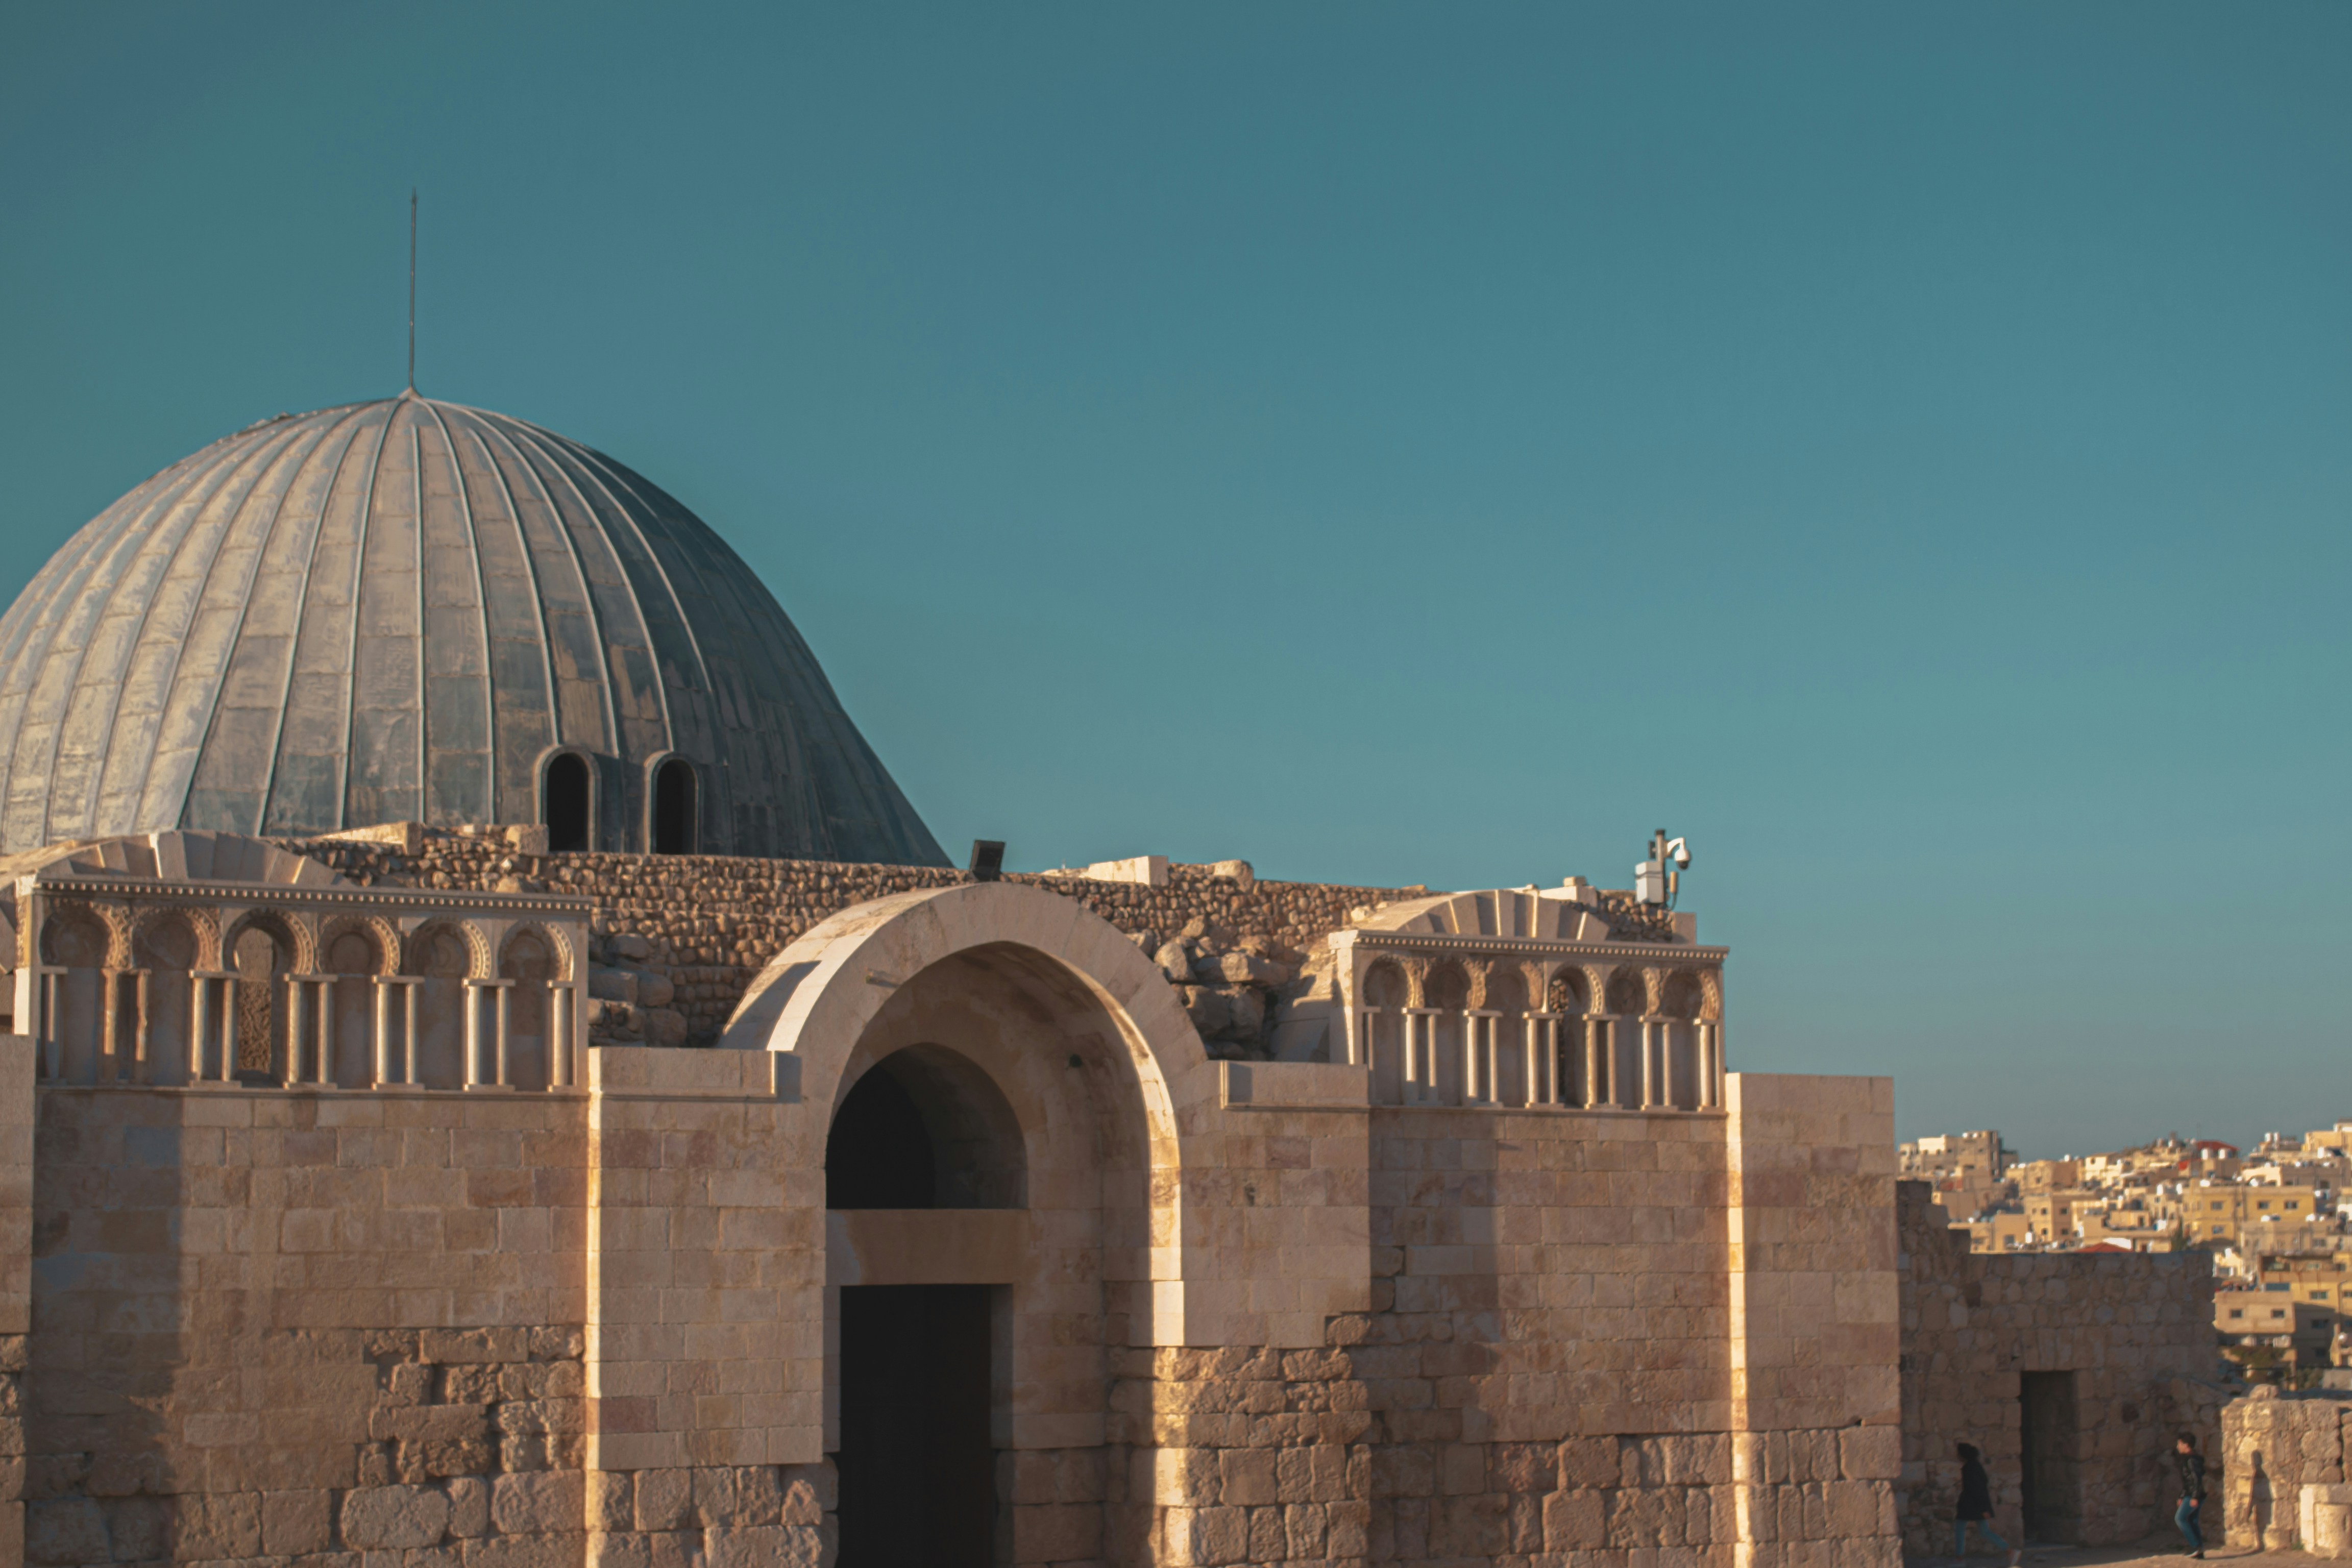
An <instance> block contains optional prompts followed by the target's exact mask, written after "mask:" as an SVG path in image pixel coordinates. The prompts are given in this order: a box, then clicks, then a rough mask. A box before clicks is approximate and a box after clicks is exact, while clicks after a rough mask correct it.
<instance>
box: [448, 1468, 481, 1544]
mask: <svg viewBox="0 0 2352 1568" xmlns="http://www.w3.org/2000/svg"><path fill="white" fill-rule="evenodd" d="M489 1532H490V1483H489V1482H488V1481H487V1480H485V1479H483V1478H481V1477H479V1476H461V1477H459V1478H458V1479H456V1480H453V1481H451V1482H450V1483H449V1533H450V1534H452V1535H454V1536H457V1538H458V1539H460V1540H463V1541H471V1540H473V1539H475V1538H476V1537H478V1536H484V1535H488V1533H489Z"/></svg>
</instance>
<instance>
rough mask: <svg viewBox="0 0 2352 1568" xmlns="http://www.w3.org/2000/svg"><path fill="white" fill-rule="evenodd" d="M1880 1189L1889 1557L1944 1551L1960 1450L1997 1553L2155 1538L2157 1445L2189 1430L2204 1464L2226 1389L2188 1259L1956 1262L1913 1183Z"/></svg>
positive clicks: (2165, 1514)
mask: <svg viewBox="0 0 2352 1568" xmlns="http://www.w3.org/2000/svg"><path fill="white" fill-rule="evenodd" d="M1896 1190H1897V1194H1898V1196H1897V1199H1896V1203H1897V1206H1898V1211H1899V1216H1900V1226H1901V1237H1902V1265H1901V1279H1902V1315H1903V1336H1902V1337H1903V1362H1902V1400H1903V1416H1902V1426H1903V1469H1902V1476H1901V1479H1900V1480H1899V1481H1898V1482H1897V1484H1896V1488H1895V1496H1896V1500H1897V1506H1898V1510H1899V1513H1900V1516H1901V1519H1902V1529H1903V1540H1904V1544H1905V1546H1906V1548H1907V1549H1908V1550H1910V1551H1911V1552H1915V1553H1920V1554H1943V1553H1948V1552H1949V1551H1950V1546H1949V1542H1950V1540H1951V1529H1952V1527H1951V1517H1952V1501H1953V1499H1954V1498H1955V1497H1956V1496H1957V1495H1958V1489H1959V1469H1960V1467H1959V1461H1958V1457H1957V1455H1956V1454H1955V1452H1954V1448H1955V1446H1956V1445H1958V1444H1960V1443H1973V1444H1975V1445H1976V1446H1977V1447H1978V1448H1979V1449H1980V1450H1981V1451H1982V1452H1983V1455H1984V1462H1985V1468H1986V1470H1987V1473H1988V1475H1989V1476H1990V1479H1991V1481H1992V1491H1993V1502H1994V1508H1995V1516H1994V1524H1993V1527H1994V1529H1995V1530H1997V1531H2000V1534H2001V1535H2003V1536H2004V1537H2005V1538H2007V1539H2008V1540H2010V1541H2011V1542H2023V1541H2033V1542H2070V1543H2075V1544H2082V1545H2093V1546H2103V1545H2113V1544H2118V1543H2123V1542H2135V1541H2138V1540H2141V1539H2142V1538H2143V1537H2145V1536H2147V1535H2148V1534H2149V1533H2151V1532H2152V1531H2159V1530H2162V1529H2165V1528H2168V1520H2169V1519H2170V1516H2171V1512H2172V1502H2173V1477H2172V1474H2171V1472H2170V1471H2169V1470H2168V1468H2167V1464H2168V1459H2167V1456H2168V1454H2169V1453H2170V1452H2171V1450H2172V1442H2173V1439H2174V1437H2175V1436H2177V1435H2178V1434H2179V1433H2181V1432H2183V1431H2188V1432H2194V1433H2196V1434H2198V1447H2199V1448H2200V1451H2201V1452H2203V1453H2205V1454H2207V1455H2209V1456H2211V1457H2212V1458H2213V1459H2214V1461H2215V1463H2216V1466H2217V1469H2218V1466H2219V1462H2220V1457H2221V1453H2222V1446H2221V1442H2220V1437H2221V1408H2222V1406H2223V1405H2224V1403H2225V1402H2226V1401H2227V1400H2228V1398H2229V1396H2230V1394H2231V1390H2230V1389H2229V1388H2228V1387H2227V1386H2225V1385H2224V1384H2221V1382H2220V1380H2219V1376H2218V1372H2219V1366H2220V1357H2219V1356H2218V1355H2217V1353H2216V1352H2215V1348H2214V1339H2213V1331H2212V1317H2213V1278H2212V1273H2211V1269H2210V1264H2209V1262H2208V1259H2207V1258H2206V1256H2205V1255H2204V1254H2203V1253H2201V1252H2166V1253H2134V1252H2126V1251H2121V1250H2116V1251H2100V1252H2026V1253H2016V1254H2010V1255H1999V1254H1987V1253H1984V1252H1972V1251H1971V1250H1969V1236H1968V1232H1967V1231H1966V1230H1964V1229H1961V1228H1958V1227H1955V1226H1948V1225H1947V1224H1946V1222H1945V1219H1944V1211H1943V1210H1942V1209H1941V1208H1940V1207H1938V1206H1937V1205H1936V1204H1935V1203H1934V1202H1933V1199H1932V1194H1931V1193H1930V1191H1929V1188H1928V1184H1927V1183H1925V1182H1903V1183H1901V1184H1898V1186H1897V1189H1896ZM2214 1495H2215V1496H2216V1497H2217V1498H2218V1497H2219V1496H2220V1495H2221V1478H2220V1476H2219V1475H2218V1473H2217V1475H2216V1476H2215V1479H2214ZM2215 1511H2216V1512H2217V1513H2218V1511H2219V1510H2215Z"/></svg>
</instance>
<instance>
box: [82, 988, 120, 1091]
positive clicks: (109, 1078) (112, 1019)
mask: <svg viewBox="0 0 2352 1568" xmlns="http://www.w3.org/2000/svg"><path fill="white" fill-rule="evenodd" d="M98 973H99V984H100V985H101V986H102V987H104V990H103V992H102V996H103V1000H102V1001H101V1002H100V1016H99V1031H100V1040H99V1046H98V1063H97V1070H96V1071H95V1072H93V1073H91V1074H90V1077H91V1078H93V1079H96V1080H97V1081H98V1082H100V1083H113V1082H115V1081H117V1080H118V1079H121V1077H122V1066H121V1059H120V1058H121V1049H122V1026H121V1018H122V974H123V972H122V971H121V970H120V969H101V970H100V971H99V972H98Z"/></svg>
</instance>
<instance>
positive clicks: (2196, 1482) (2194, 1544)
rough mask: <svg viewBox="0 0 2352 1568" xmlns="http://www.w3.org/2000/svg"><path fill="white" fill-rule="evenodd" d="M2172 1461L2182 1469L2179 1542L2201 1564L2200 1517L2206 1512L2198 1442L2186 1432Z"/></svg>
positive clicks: (2174, 1448) (2202, 1533) (2174, 1449)
mask: <svg viewBox="0 0 2352 1568" xmlns="http://www.w3.org/2000/svg"><path fill="white" fill-rule="evenodd" d="M2172 1458H2173V1461H2174V1462H2175V1463H2176V1464H2178V1465H2179V1467H2180V1509H2179V1512H2177V1513H2175V1514H2174V1515H2173V1516H2172V1522H2173V1523H2175V1524H2177V1525H2179V1527H2180V1539H2181V1540H2183V1541H2186V1542H2189V1556H2191V1557H2194V1558H2197V1559H2199V1560H2200V1562H2201V1561H2202V1560H2203V1559H2204V1556H2205V1528H2204V1522H2203V1521H2202V1520H2201V1519H2200V1517H2199V1515H2200V1514H2201V1513H2202V1512H2203V1511H2204V1509H2205V1456H2204V1455H2202V1454H2200V1453H2199V1452H2198V1451H2197V1439H2196V1438H2195V1437H2194V1436H2190V1435H2189V1433H2186V1432H2183V1433H2182V1434H2181V1435H2180V1436H2179V1440H2178V1441H2176V1442H2175V1443H2174V1444H2173V1445H2172Z"/></svg>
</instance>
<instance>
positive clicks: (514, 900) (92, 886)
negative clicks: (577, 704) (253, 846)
mask: <svg viewBox="0 0 2352 1568" xmlns="http://www.w3.org/2000/svg"><path fill="white" fill-rule="evenodd" d="M26 880H27V881H29V882H30V883H31V884H32V886H33V889H34V890H35V891H36V892H40V893H47V894H50V895H52V896H58V897H90V898H109V899H150V900H173V901H177V902H180V903H204V904H278V905H293V906H299V907H303V908H310V909H378V910H381V909H387V908H394V907H398V906H405V907H407V908H409V909H412V910H472V911H474V912H476V913H478V914H508V913H514V914H539V915H562V916H572V917H576V918H578V919H581V920H586V919H588V918H589V917H590V916H592V915H593V914H594V913H595V911H596V901H595V900H593V899H591V898H588V897H585V896H584V895H581V894H575V893H484V892H474V891H468V890H467V889H462V888H302V887H295V886H292V885H290V884H284V883H277V882H205V881H195V880H187V881H160V880H156V879H152V878H145V877H54V878H53V877H47V876H44V875H42V874H40V873H38V872H36V873H34V874H33V875H32V876H31V877H29V878H27V879H26Z"/></svg>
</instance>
